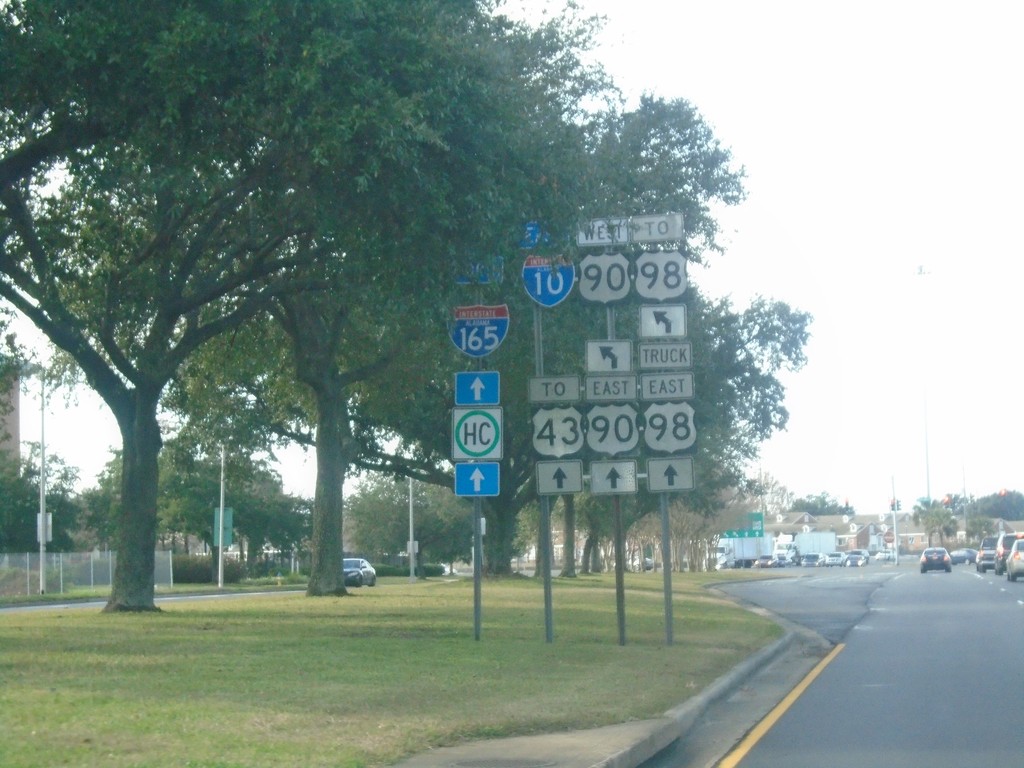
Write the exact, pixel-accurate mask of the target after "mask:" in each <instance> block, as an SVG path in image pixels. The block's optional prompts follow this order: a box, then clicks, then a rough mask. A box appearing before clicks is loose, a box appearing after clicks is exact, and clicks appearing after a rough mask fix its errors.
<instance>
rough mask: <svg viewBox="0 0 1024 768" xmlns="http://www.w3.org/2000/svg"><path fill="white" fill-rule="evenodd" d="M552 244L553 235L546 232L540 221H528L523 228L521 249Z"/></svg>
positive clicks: (520, 242)
mask: <svg viewBox="0 0 1024 768" xmlns="http://www.w3.org/2000/svg"><path fill="white" fill-rule="evenodd" d="M550 242H551V235H549V234H548V233H547V232H545V231H544V229H543V228H542V227H541V225H540V222H539V221H528V222H526V224H525V225H524V226H523V237H522V239H521V240H520V241H519V247H520V248H527V249H529V248H536V247H537V246H538V245H547V244H548V243H550Z"/></svg>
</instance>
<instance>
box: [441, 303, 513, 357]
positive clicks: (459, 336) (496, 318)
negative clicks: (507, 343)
mask: <svg viewBox="0 0 1024 768" xmlns="http://www.w3.org/2000/svg"><path fill="white" fill-rule="evenodd" d="M508 322H509V317H508V305H507V304H498V305H495V306H484V305H482V304H476V305H474V306H471V307H456V308H455V322H454V323H453V324H452V327H451V333H450V335H451V340H452V343H453V344H455V346H456V347H458V348H459V350H460V351H461V352H464V353H465V354H467V355H469V356H470V357H484V356H485V355H489V354H491V352H493V351H494V350H496V349H497V348H498V346H499V345H500V344H501V342H503V341H504V340H505V335H506V334H507V333H508Z"/></svg>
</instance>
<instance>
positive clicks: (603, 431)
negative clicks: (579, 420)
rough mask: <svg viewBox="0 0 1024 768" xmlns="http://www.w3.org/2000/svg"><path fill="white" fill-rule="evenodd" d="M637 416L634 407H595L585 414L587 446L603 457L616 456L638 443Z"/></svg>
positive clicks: (622, 405) (620, 405) (623, 405)
mask: <svg viewBox="0 0 1024 768" xmlns="http://www.w3.org/2000/svg"><path fill="white" fill-rule="evenodd" d="M638 421H639V414H638V413H637V410H636V408H635V407H634V406H632V405H630V404H628V403H623V404H619V405H595V406H594V407H593V408H591V409H590V410H589V411H588V412H587V430H586V434H587V446H588V447H589V448H590V449H591V450H594V451H597V452H598V453H601V454H604V455H605V456H618V455H620V454H623V453H628V452H629V451H632V450H633V449H634V448H636V446H637V443H639V442H640V429H639V426H638Z"/></svg>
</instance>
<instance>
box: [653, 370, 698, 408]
mask: <svg viewBox="0 0 1024 768" xmlns="http://www.w3.org/2000/svg"><path fill="white" fill-rule="evenodd" d="M692 397H693V374H692V373H689V372H683V371H679V372H677V373H641V374H640V399H641V400H647V401H651V400H689V399H691V398H692Z"/></svg>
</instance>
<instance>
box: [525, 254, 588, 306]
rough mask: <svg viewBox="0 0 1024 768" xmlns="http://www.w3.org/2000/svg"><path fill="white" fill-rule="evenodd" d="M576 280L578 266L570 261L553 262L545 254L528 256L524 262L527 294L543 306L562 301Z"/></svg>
mask: <svg viewBox="0 0 1024 768" xmlns="http://www.w3.org/2000/svg"><path fill="white" fill-rule="evenodd" d="M575 281H576V267H575V266H573V265H572V264H569V263H558V264H553V263H552V261H551V259H549V258H546V257H544V256H527V257H526V262H525V263H524V264H523V286H524V287H525V288H526V293H527V295H528V296H529V297H530V298H531V299H533V300H534V301H536V302H537V303H538V304H540V305H541V306H542V307H553V306H555V305H556V304H559V303H561V302H562V301H563V300H564V299H565V298H566V297H567V296H568V295H569V294H570V293H571V292H572V284H573V283H574V282H575Z"/></svg>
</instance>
